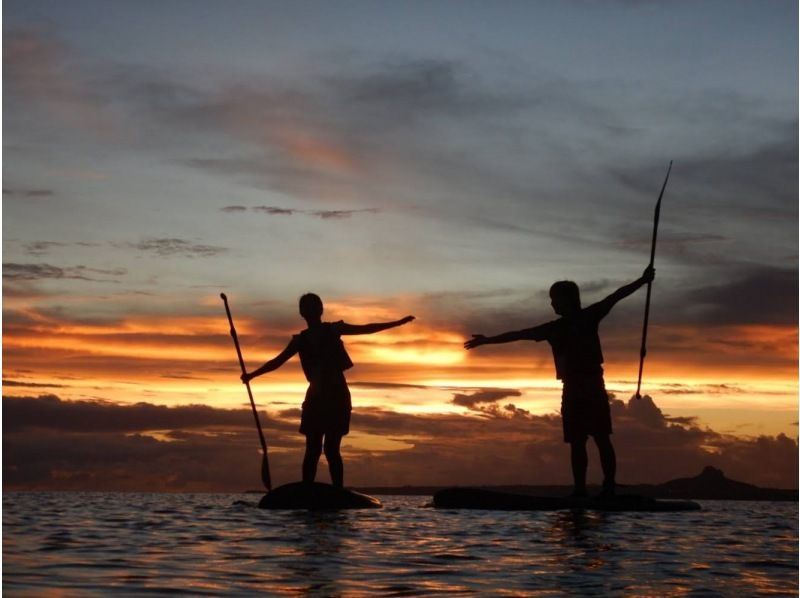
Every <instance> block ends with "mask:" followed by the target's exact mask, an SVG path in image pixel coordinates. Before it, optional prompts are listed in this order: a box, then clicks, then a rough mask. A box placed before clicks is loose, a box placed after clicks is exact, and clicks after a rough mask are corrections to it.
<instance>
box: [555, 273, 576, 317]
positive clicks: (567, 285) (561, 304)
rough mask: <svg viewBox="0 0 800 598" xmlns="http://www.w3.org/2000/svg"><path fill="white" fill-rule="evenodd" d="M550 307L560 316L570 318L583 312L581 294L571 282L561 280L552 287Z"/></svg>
mask: <svg viewBox="0 0 800 598" xmlns="http://www.w3.org/2000/svg"><path fill="white" fill-rule="evenodd" d="M550 305H552V306H553V311H555V312H556V313H557V314H558V315H559V316H568V315H570V314H574V313H576V312H579V311H580V310H581V293H580V291H579V290H578V285H577V284H575V283H574V282H572V281H571V280H559V281H558V282H554V283H553V286H551V287H550Z"/></svg>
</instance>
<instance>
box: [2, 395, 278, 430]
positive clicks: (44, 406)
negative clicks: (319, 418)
mask: <svg viewBox="0 0 800 598" xmlns="http://www.w3.org/2000/svg"><path fill="white" fill-rule="evenodd" d="M261 418H262V420H264V421H272V420H270V419H269V418H267V416H266V414H264V413H262V414H261ZM205 427H229V428H247V429H250V428H252V427H253V414H252V412H250V410H248V409H215V408H212V407H208V406H205V405H189V406H180V407H166V406H163V405H152V404H150V403H137V404H135V405H120V404H115V403H110V402H107V401H64V400H62V399H60V398H59V397H57V396H55V395H45V396H40V397H36V398H34V397H3V432H4V433H6V432H8V433H14V432H19V431H21V430H25V429H28V428H44V429H48V430H60V431H69V432H92V433H98V434H103V433H107V432H126V433H129V432H145V431H148V430H168V429H196V428H205ZM281 427H282V426H279V427H278V428H276V429H280V428H281Z"/></svg>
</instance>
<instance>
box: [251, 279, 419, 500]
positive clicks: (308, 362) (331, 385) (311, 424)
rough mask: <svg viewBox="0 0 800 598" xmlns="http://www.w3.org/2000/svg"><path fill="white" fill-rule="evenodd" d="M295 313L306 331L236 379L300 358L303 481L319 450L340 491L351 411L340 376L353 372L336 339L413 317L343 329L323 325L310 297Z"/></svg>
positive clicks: (310, 477)
mask: <svg viewBox="0 0 800 598" xmlns="http://www.w3.org/2000/svg"><path fill="white" fill-rule="evenodd" d="M299 308H300V315H301V316H302V317H303V319H305V321H306V324H307V325H308V327H307V328H306V329H305V330H303V331H302V332H300V333H299V334H295V335H294V336H292V339H291V340H290V341H289V344H288V345H287V346H286V348H285V349H284V350H283V351H281V353H280V354H278V355H277V356H276V357H274V358H273V359H271V360H269V361H267V362H266V363H265V364H264V365H262V366H261V367H259V368H258V369H256V370H253V371H252V372H250V373H247V372H246V371H245V372H244V373H243V374H242V382H244V383H245V384H247V383H249V382H250V380H252V379H253V378H255V377H257V376H261V375H262V374H266V373H267V372H272V371H274V370H276V369H278V368H279V367H281V366H282V365H283V364H284V363H286V362H287V361H288V360H289V359H290V358H291V357H293V356H294V355H295V354H298V353H299V354H300V365H301V366H302V368H303V373H304V374H305V377H306V380H308V383H309V386H308V390H307V391H306V397H305V401H303V409H302V416H301V419H300V433H301V434H305V437H306V452H305V456H304V458H303V481H304V482H313V481H314V478H315V477H316V474H317V464H318V463H319V458H320V456H321V454H322V452H323V448H324V452H325V457H326V459H327V460H328V469H329V470H330V474H331V483H332V484H333V486H336V487H338V488H341V487H343V484H344V463H343V461H342V456H341V453H340V445H341V442H342V437H343V436H345V435H346V434H347V433H348V432H349V431H350V412H351V410H352V405H351V402H350V389H349V388H348V386H347V380H346V379H345V376H344V372H345V370H347V369H349V368H351V367H353V362H352V361H350V357H349V356H348V354H347V350H346V349H345V348H344V343H342V339H341V337H342V336H343V335H353V334H373V333H375V332H381V331H383V330H388V329H389V328H394V327H396V326H402V325H403V324H407V323H408V322H411V321H412V320H414V316H406V317H404V318H402V319H400V320H395V321H392V322H380V323H373V324H360V325H357V324H348V323H346V322H343V321H341V320H340V321H338V322H323V321H322V312H323V305H322V299H320V298H319V296H318V295H315V294H314V293H307V294H305V295H303V296H302V297H300V303H299Z"/></svg>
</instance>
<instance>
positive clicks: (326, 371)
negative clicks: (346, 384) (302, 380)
mask: <svg viewBox="0 0 800 598" xmlns="http://www.w3.org/2000/svg"><path fill="white" fill-rule="evenodd" d="M297 338H298V340H299V342H300V349H299V354H300V364H301V366H302V367H303V373H304V374H305V376H306V380H308V381H309V382H319V381H322V380H324V379H325V378H326V377H327V376H329V375H331V374H340V373H341V372H343V371H345V370H348V369H350V368H351V367H353V362H352V361H351V360H350V356H349V355H348V354H347V350H346V349H345V348H344V343H343V342H342V339H341V337H340V336H339V335H338V334H337V333H336V332H335V330H334V324H333V323H331V322H323V323H322V324H321V325H320V326H319V327H315V328H314V329H313V330H312V329H306V330H303V331H302V332H301V333H300V334H298V335H297Z"/></svg>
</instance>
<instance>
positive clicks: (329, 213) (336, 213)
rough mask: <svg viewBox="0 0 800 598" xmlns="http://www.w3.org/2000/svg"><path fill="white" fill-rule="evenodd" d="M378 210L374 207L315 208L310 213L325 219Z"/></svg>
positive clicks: (371, 212)
mask: <svg viewBox="0 0 800 598" xmlns="http://www.w3.org/2000/svg"><path fill="white" fill-rule="evenodd" d="M378 211H379V210H377V209H374V208H365V209H361V210H313V211H311V212H309V214H311V215H312V216H316V217H317V218H322V219H323V220H341V219H342V218H350V216H352V215H353V214H375V213H377V212H378Z"/></svg>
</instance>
